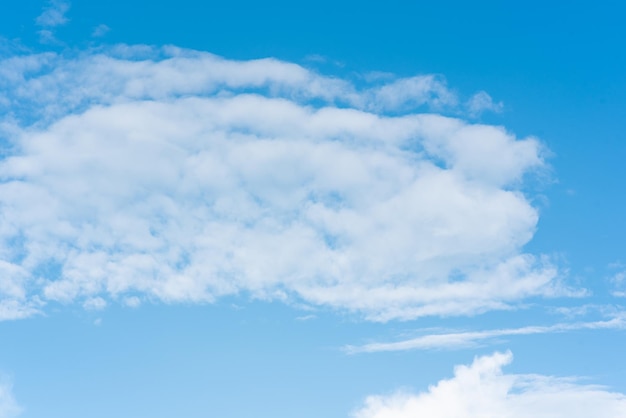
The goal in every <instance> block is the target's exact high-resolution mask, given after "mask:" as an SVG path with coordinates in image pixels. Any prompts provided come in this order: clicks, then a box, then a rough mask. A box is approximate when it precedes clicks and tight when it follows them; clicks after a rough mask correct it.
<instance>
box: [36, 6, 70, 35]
mask: <svg viewBox="0 0 626 418" xmlns="http://www.w3.org/2000/svg"><path fill="white" fill-rule="evenodd" d="M69 9H70V3H69V2H68V1H63V0H50V1H49V2H48V5H47V6H46V7H45V8H44V11H43V13H41V14H40V15H39V16H38V17H37V19H35V22H36V23H37V25H39V26H43V27H48V28H52V27H55V26H61V25H64V24H66V23H67V22H68V19H67V17H66V16H65V14H66V13H67V12H68V10H69Z"/></svg>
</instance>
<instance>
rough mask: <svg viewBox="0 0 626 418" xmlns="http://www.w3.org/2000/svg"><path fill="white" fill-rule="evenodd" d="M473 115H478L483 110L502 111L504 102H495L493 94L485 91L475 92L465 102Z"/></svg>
mask: <svg viewBox="0 0 626 418" xmlns="http://www.w3.org/2000/svg"><path fill="white" fill-rule="evenodd" d="M465 105H466V107H467V110H468V112H469V114H470V116H472V117H477V116H479V115H480V114H481V113H483V112H487V111H488V112H495V113H500V112H502V109H503V108H504V105H503V104H502V102H494V101H493V99H492V98H491V96H490V95H489V94H488V93H487V92H484V91H479V92H478V93H476V94H474V95H473V96H472V97H471V98H470V99H469V100H468V101H467V103H466V104H465Z"/></svg>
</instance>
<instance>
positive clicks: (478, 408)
mask: <svg viewBox="0 0 626 418" xmlns="http://www.w3.org/2000/svg"><path fill="white" fill-rule="evenodd" d="M511 359H512V355H511V353H495V354H493V355H491V356H486V357H480V358H477V359H475V360H474V362H473V363H472V364H471V365H470V366H457V367H456V368H455V372H454V377H452V378H450V379H445V380H441V381H439V382H438V383H437V384H436V385H435V386H431V387H429V388H428V391H426V392H422V393H418V394H412V393H406V392H401V393H397V394H394V395H389V396H371V397H368V398H367V399H366V401H365V405H364V406H363V407H362V408H361V409H359V410H358V411H356V412H355V413H354V414H353V418H528V417H542V418H589V417H594V418H624V417H626V395H624V394H621V393H615V392H610V391H608V390H607V389H606V388H603V387H600V386H592V385H583V384H580V383H578V382H577V380H575V379H564V378H556V377H551V376H542V375H515V374H506V373H503V371H502V367H503V366H505V365H506V364H508V363H509V362H510V361H511Z"/></svg>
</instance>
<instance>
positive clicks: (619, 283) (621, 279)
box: [609, 263, 626, 297]
mask: <svg viewBox="0 0 626 418" xmlns="http://www.w3.org/2000/svg"><path fill="white" fill-rule="evenodd" d="M609 268H610V269H611V270H617V271H614V273H613V274H612V275H611V277H610V278H609V283H611V285H612V286H613V289H612V290H611V294H612V295H613V296H615V297H626V269H624V265H623V264H621V263H612V264H610V265H609Z"/></svg>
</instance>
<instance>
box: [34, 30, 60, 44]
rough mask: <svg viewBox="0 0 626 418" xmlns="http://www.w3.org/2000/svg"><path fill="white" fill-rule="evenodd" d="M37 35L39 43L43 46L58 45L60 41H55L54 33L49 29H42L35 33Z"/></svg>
mask: <svg viewBox="0 0 626 418" xmlns="http://www.w3.org/2000/svg"><path fill="white" fill-rule="evenodd" d="M37 33H38V34H39V42H40V43H42V44H44V45H60V44H62V42H61V41H59V40H58V39H57V37H56V36H55V34H54V31H51V30H50V29H42V30H40V31H38V32H37Z"/></svg>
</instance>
